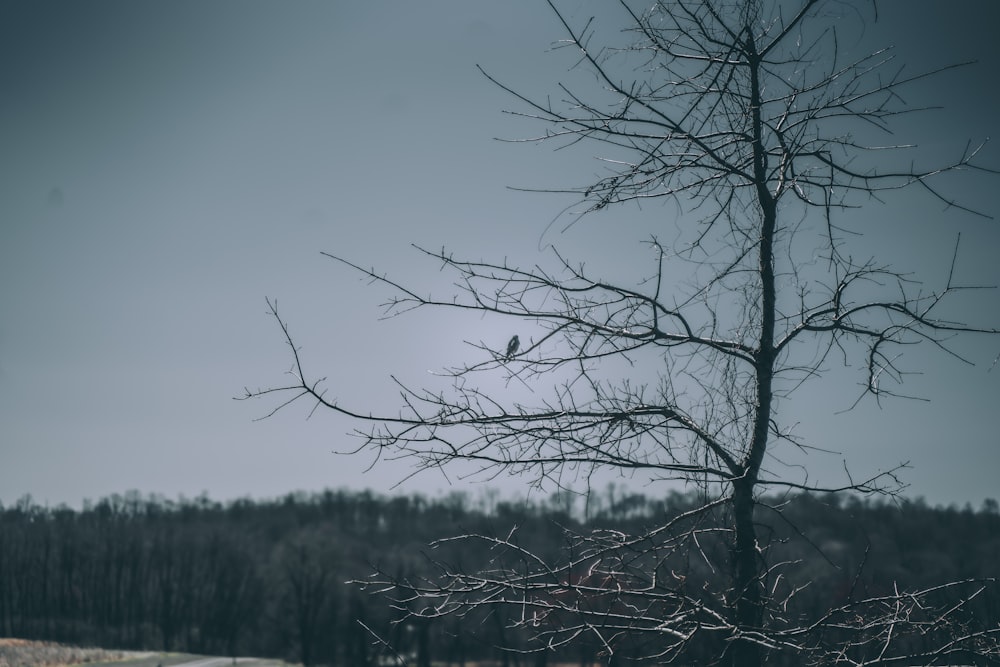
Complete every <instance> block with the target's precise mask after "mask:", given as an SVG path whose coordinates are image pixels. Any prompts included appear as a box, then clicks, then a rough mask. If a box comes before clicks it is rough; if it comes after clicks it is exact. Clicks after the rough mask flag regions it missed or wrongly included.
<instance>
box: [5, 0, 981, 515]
mask: <svg viewBox="0 0 1000 667" xmlns="http://www.w3.org/2000/svg"><path fill="white" fill-rule="evenodd" d="M565 6H566V7H567V8H568V10H567V11H568V14H569V16H570V17H572V18H573V19H574V20H576V21H585V20H586V18H587V17H588V16H590V15H591V14H594V13H597V14H599V18H601V19H602V20H607V21H617V20H620V15H619V14H618V13H617V12H615V11H612V9H613V8H612V3H610V2H596V1H591V2H582V1H578V0H568V1H567V2H566V3H565ZM998 7H1000V4H998V3H995V2H992V1H990V0H978V1H976V0H964V1H953V2H948V3H943V2H939V1H937V0H906V1H905V2H904V1H903V0H895V1H894V2H887V3H885V4H884V5H883V6H882V9H881V12H880V22H879V24H878V25H874V26H871V27H870V29H869V30H868V31H867V34H866V36H865V39H876V38H877V39H878V40H879V41H884V42H886V43H887V44H892V45H895V46H896V47H897V49H898V50H897V55H898V57H899V58H900V59H901V60H902V61H905V62H908V63H912V65H913V68H914V70H918V69H922V68H929V67H933V66H935V65H941V64H947V63H950V62H955V61H962V60H969V59H976V60H979V61H980V63H979V64H978V65H975V66H973V67H969V68H966V69H964V70H961V71H958V72H956V73H954V74H953V75H952V76H950V78H948V79H941V80H940V81H939V82H938V83H936V84H935V85H934V87H925V88H921V89H918V90H915V91H914V96H915V98H917V99H916V101H917V102H924V103H926V102H931V103H935V104H943V105H944V106H945V109H944V110H942V111H935V112H933V113H931V114H930V115H928V116H926V117H924V120H922V121H921V122H920V123H911V124H908V125H907V128H906V129H907V130H908V131H912V132H914V133H916V134H917V135H918V136H907V137H903V138H902V139H903V140H904V141H907V142H909V141H917V142H918V143H921V144H922V145H924V146H928V147H931V148H932V149H933V150H935V151H940V155H941V156H942V159H953V158H954V157H956V156H957V155H958V154H959V153H960V152H961V150H962V147H963V146H964V143H965V141H966V140H972V141H974V142H977V141H982V140H983V139H985V138H986V137H988V136H989V135H991V134H992V133H995V132H996V130H997V125H998V123H1000V102H998V91H997V89H998V86H997V85H996V84H997V76H998V75H997V72H1000V42H998V40H996V38H995V34H994V31H995V28H996V26H997V25H998V20H1000V10H998ZM562 37H563V35H562V33H561V32H560V26H559V24H558V23H557V21H556V20H555V19H554V17H553V16H551V15H550V13H549V12H548V11H547V9H546V8H545V7H544V3H541V2H536V1H535V0H523V1H515V2H471V1H469V0H422V1H421V2H412V1H403V0H398V1H389V0H386V1H378V2H376V1H373V0H363V1H362V0H358V1H356V2H347V1H343V2H341V1H328V2H259V1H254V0H240V1H239V2H236V1H226V2H223V1H216V2H205V1H202V0H197V1H188V0H170V1H163V2H136V1H124V0H122V1H118V2H105V1H99V0H90V1H88V2H79V1H78V0H55V1H52V0H27V1H24V2H21V1H12V0H4V1H3V2H0V502H3V503H4V504H5V505H8V504H10V503H12V502H14V501H15V500H17V499H18V498H19V497H21V496H23V495H24V494H29V493H30V494H32V496H33V497H34V499H35V500H36V501H38V502H44V503H49V504H51V505H55V504H59V503H69V504H71V505H75V506H78V505H79V504H80V503H81V502H82V501H83V499H86V498H90V499H97V498H100V497H102V496H105V495H108V494H111V493H116V492H118V493H120V492H123V491H126V490H129V489H138V490H140V491H142V492H144V493H145V492H152V493H162V494H165V495H167V496H168V497H176V496H177V495H179V494H184V495H186V496H188V497H191V496H195V495H197V494H200V493H201V492H207V493H208V494H209V496H211V497H212V498H215V499H220V500H225V499H231V498H235V497H239V496H245V495H253V496H267V497H272V496H275V495H278V494H282V493H285V492H288V491H294V490H300V489H301V490H320V489H323V488H326V487H349V488H356V489H357V488H366V487H367V488H373V489H375V490H378V491H388V490H389V489H390V488H391V487H392V486H393V485H394V484H395V483H396V482H398V481H400V480H401V479H403V478H404V477H406V474H407V468H406V467H405V466H400V465H394V464H391V463H390V464H386V465H380V466H378V467H376V468H375V469H374V470H372V471H370V472H365V468H366V467H367V465H368V463H369V462H370V460H369V458H367V457H365V456H359V457H343V456H336V455H334V454H332V453H331V452H332V451H333V450H335V449H343V448H345V447H347V446H349V445H350V440H349V439H348V438H347V437H346V435H345V434H346V433H347V432H348V431H350V430H351V428H352V425H351V424H350V423H347V422H345V421H343V420H340V419H337V418H334V417H333V416H332V415H324V414H316V415H314V416H313V417H312V418H311V419H308V420H307V419H306V416H307V414H306V411H305V410H302V409H291V410H288V411H286V412H282V413H279V414H278V415H277V416H275V417H273V418H271V419H267V420H264V421H255V419H256V418H257V417H260V416H261V415H262V414H264V413H265V412H266V411H267V409H268V407H269V406H268V405H266V404H263V403H254V402H238V401H234V400H232V397H234V396H237V395H239V394H240V393H241V391H242V389H243V387H244V386H245V385H248V386H251V387H256V386H266V385H269V384H274V383H280V382H281V380H282V372H283V371H284V370H286V369H287V368H288V366H289V359H288V357H287V350H286V349H285V347H284V346H283V342H282V339H281V335H280V331H279V330H278V329H277V327H276V326H275V324H274V322H273V321H272V320H270V319H269V318H268V316H267V315H266V309H265V302H264V299H265V297H274V298H277V299H278V302H279V304H280V308H281V310H282V312H283V315H284V316H285V317H286V318H287V320H288V322H289V323H290V325H291V327H292V330H293V333H295V334H296V336H297V337H298V338H299V341H300V343H301V344H302V345H303V350H304V353H305V354H306V356H307V358H308V359H309V360H310V363H312V364H313V367H314V368H315V369H316V372H317V374H321V375H327V376H329V377H330V385H331V387H332V389H331V391H334V392H335V393H336V394H337V395H338V396H340V397H341V398H347V399H350V400H353V401H355V402H356V403H357V404H358V405H360V406H370V407H372V408H374V409H378V408H385V409H387V410H393V409H395V407H396V401H395V400H394V399H395V398H396V392H395V391H394V390H393V388H392V385H391V382H390V380H389V375H390V374H394V375H397V376H399V377H401V378H404V379H411V380H414V381H415V382H416V383H417V384H419V383H420V382H422V379H423V378H424V377H427V375H426V374H427V372H428V371H429V370H432V369H435V368H439V367H441V366H445V365H451V364H455V363H456V362H460V361H461V360H462V359H463V355H467V354H468V353H469V352H468V350H467V349H466V348H463V347H462V345H461V341H462V340H464V339H471V340H480V339H482V340H486V341H495V342H496V344H497V346H498V347H501V346H502V345H504V344H505V341H506V340H507V338H508V337H509V336H510V334H511V333H513V332H512V331H508V330H504V331H490V330H489V329H487V328H486V324H484V323H482V322H479V321H472V322H469V321H463V320H460V319H457V318H451V317H443V318H442V317H439V318H426V317H424V318H422V317H416V318H412V319H408V320H395V321H389V322H379V321H378V316H379V313H380V311H379V309H378V304H379V303H380V301H381V300H382V299H383V298H384V297H385V296H386V295H385V293H384V292H381V291H379V290H378V289H375V288H371V287H368V286H366V284H365V283H363V282H361V281H359V280H357V278H356V276H352V275H351V274H350V273H349V272H347V271H345V270H344V269H343V268H342V267H338V266H336V265H334V264H333V263H331V262H330V260H328V259H325V258H323V257H322V256H321V255H320V251H321V250H325V251H329V252H333V253H336V254H338V255H341V256H344V257H348V258H351V259H353V260H355V261H357V262H359V263H361V264H365V265H376V266H377V267H379V268H380V269H383V270H385V271H389V272H391V273H393V274H394V275H399V276H409V277H411V278H412V282H414V283H415V284H421V281H424V280H426V281H427V282H426V284H428V285H433V284H439V283H435V281H439V280H440V278H439V277H438V276H437V274H436V267H435V266H428V265H427V264H426V263H421V262H419V261H417V257H416V256H415V254H414V253H413V252H412V250H410V248H409V244H410V243H419V244H422V245H425V246H427V247H430V248H440V247H442V246H446V247H448V248H449V249H451V250H454V251H455V252H456V253H457V254H464V255H467V256H470V257H472V258H476V259H479V258H487V259H489V258H502V257H504V256H507V257H510V258H511V260H512V261H513V262H514V263H521V264H531V263H534V262H535V261H538V258H539V257H541V256H543V255H544V252H545V248H546V247H547V246H549V245H556V246H558V247H559V248H560V249H561V250H562V251H563V252H564V253H566V254H568V255H570V256H572V257H575V258H578V259H583V260H587V261H591V262H596V263H597V265H598V266H599V267H603V270H607V271H610V272H614V271H615V270H616V267H618V268H621V269H623V270H624V269H626V268H629V267H630V266H631V265H632V264H633V263H634V262H635V261H636V254H635V249H637V248H640V246H639V245H638V244H639V242H640V241H641V240H643V239H644V238H647V237H648V234H649V233H650V230H651V229H655V225H656V224H657V221H658V218H657V216H658V215H662V213H661V212H658V211H657V209H656V208H655V207H651V208H648V209H646V210H644V211H642V212H636V211H632V210H629V211H623V212H620V213H619V214H617V215H619V217H618V218H615V219H614V225H611V224H609V219H608V218H600V217H596V218H594V219H588V220H585V221H584V222H583V223H581V224H579V225H576V226H574V227H572V228H571V229H570V230H569V231H567V232H565V233H562V232H560V231H559V230H560V229H561V228H562V224H561V222H557V224H555V225H551V226H550V225H549V223H550V222H552V221H553V219H555V218H556V217H557V216H558V214H559V212H560V211H561V210H562V209H563V208H565V207H566V206H567V205H568V204H570V203H571V202H570V201H569V200H565V199H560V198H559V197H556V196H546V195H538V194H526V193H521V192H516V191H513V190H511V189H509V188H508V186H560V185H568V184H578V183H580V182H583V180H584V179H586V178H587V177H588V176H592V175H593V174H594V173H597V170H598V167H596V166H595V164H594V163H593V161H592V160H591V159H590V158H591V157H593V149H592V148H590V147H583V148H581V149H580V150H578V151H577V152H576V153H572V151H563V152H560V153H557V154H554V153H553V152H552V151H551V150H550V147H548V146H546V145H542V146H534V145H512V144H508V143H501V142H497V141H495V140H494V138H495V137H498V136H499V137H521V136H528V135H531V134H533V133H535V132H536V131H538V130H539V129H540V128H538V127H537V126H531V125H530V124H525V123H523V122H518V121H517V120H516V119H514V118H511V117H510V116H509V115H504V114H503V113H502V110H503V109H505V108H510V107H511V106H513V102H512V100H510V99H509V97H508V96H507V95H505V94H504V93H503V92H502V91H500V90H498V89H497V88H496V87H494V86H493V85H492V84H490V83H489V82H488V81H487V80H486V79H485V78H484V77H483V76H482V75H481V74H480V73H479V72H478V71H477V69H476V67H475V66H476V64H480V65H482V66H483V67H485V68H486V69H487V70H488V71H490V72H491V73H492V74H495V75H496V76H498V77H499V78H501V79H503V80H504V81H506V82H509V83H511V84H512V85H514V86H515V87H518V88H522V89H524V90H528V91H531V92H542V93H544V92H545V91H555V90H556V84H557V83H558V82H559V81H560V80H563V79H564V78H565V77H567V76H570V75H567V73H566V68H567V66H568V65H569V64H570V63H571V59H569V58H568V57H567V55H566V54H565V53H564V52H556V53H552V52H550V51H549V47H550V45H551V44H552V42H553V41H555V40H557V39H560V38H562ZM983 162H984V163H986V164H989V165H992V166H994V167H997V166H1000V142H998V143H994V144H990V145H989V146H988V147H987V148H986V149H985V150H984V153H983ZM576 176H579V178H577V177H576ZM955 188H956V189H955V191H956V193H957V194H958V195H960V196H962V197H964V198H965V200H967V201H970V203H971V204H973V205H975V206H977V207H979V208H980V209H982V210H984V211H985V212H987V213H989V214H990V215H992V216H994V217H997V216H1000V194H998V193H1000V180H997V179H994V180H992V181H991V180H988V179H983V178H979V177H976V176H975V175H970V177H969V180H967V181H964V182H962V183H958V184H957V185H956V186H955ZM893 204H894V206H895V207H894V208H892V207H886V208H880V207H878V206H875V207H874V208H873V209H871V210H866V211H864V212H862V213H859V216H860V217H859V221H860V225H859V228H862V229H864V230H866V231H867V232H868V233H869V236H868V237H867V238H868V239H870V243H871V246H872V247H873V248H886V249H888V250H889V251H890V252H891V254H892V259H893V261H898V262H899V265H900V268H901V269H904V270H911V271H915V272H918V273H922V274H924V275H925V277H927V278H928V280H929V281H932V284H933V280H935V279H937V280H940V279H941V278H942V276H943V275H944V274H945V273H946V272H947V264H948V257H947V255H948V254H949V253H950V248H951V247H952V246H953V244H954V242H955V238H956V234H957V233H958V232H961V234H962V256H961V259H962V260H963V264H962V273H961V274H960V275H961V277H962V279H963V280H964V281H966V282H980V283H981V282H988V283H991V284H996V283H1000V268H998V267H1000V263H998V262H997V259H996V256H997V251H998V250H1000V232H998V225H1000V223H998V222H997V221H995V220H992V221H987V220H983V219H978V218H974V217H972V216H968V215H959V214H954V213H952V212H942V211H941V210H940V206H935V205H933V204H930V203H929V202H927V201H926V200H920V199H913V200H910V199H904V200H902V201H898V200H894V201H893ZM561 220H565V219H561ZM866 242H869V241H866ZM980 298H981V300H980V301H978V302H976V303H975V304H973V303H971V302H970V304H969V306H968V310H967V312H965V313H962V314H963V315H964V316H966V317H967V318H968V319H970V320H973V321H976V322H980V323H991V324H993V325H994V326H995V325H996V324H997V322H998V320H1000V300H998V298H997V295H996V294H991V293H983V294H981V295H980ZM963 350H965V351H966V352H967V355H968V356H969V358H970V359H972V360H973V361H975V362H976V363H977V364H978V366H976V367H968V366H964V365H962V364H956V363H946V362H947V360H946V359H945V358H944V356H943V355H940V354H935V353H934V352H933V351H932V350H929V349H927V350H924V349H921V350H917V351H914V352H913V353H911V354H916V355H918V356H916V357H913V358H912V360H911V366H914V367H918V368H923V369H924V370H926V373H925V374H924V375H921V376H917V377H914V378H913V380H912V385H911V388H912V390H913V391H914V392H915V393H918V394H920V395H922V396H925V397H927V398H929V399H931V401H930V402H903V403H890V404H887V405H885V406H884V407H883V409H882V410H881V411H878V410H877V409H874V408H873V407H871V406H865V407H862V408H859V409H857V410H855V411H853V412H850V413H848V414H846V415H845V414H836V413H838V412H839V411H841V410H843V409H844V408H846V407H848V406H849V405H850V404H851V402H852V401H853V398H854V394H853V393H850V395H848V394H846V393H843V392H842V391H841V389H843V388H844V387H846V388H847V390H848V392H851V391H854V389H856V387H854V386H853V385H851V384H850V383H849V382H848V383H847V384H838V385H836V388H835V389H832V390H828V389H825V388H824V387H823V386H822V383H815V384H813V385H810V387H809V388H808V389H807V390H806V391H805V392H804V393H803V395H802V398H801V399H800V400H799V401H798V402H797V403H796V410H798V411H799V412H800V414H797V415H796V416H795V419H794V420H797V421H799V422H800V423H801V426H800V431H801V433H802V434H803V435H805V436H808V437H810V438H812V439H813V441H814V442H815V443H816V444H817V445H819V446H822V447H826V448H828V449H831V450H835V451H837V452H840V453H842V455H841V454H837V455H829V456H825V457H816V458H813V459H811V465H814V466H817V467H818V468H819V471H818V473H817V474H818V475H819V476H822V471H823V469H824V468H825V467H828V468H830V469H831V470H840V468H841V460H842V459H843V458H847V459H849V460H851V461H852V462H853V466H854V468H855V469H857V470H859V471H861V472H865V471H874V470H879V469H884V468H887V467H891V466H892V465H894V464H895V463H897V462H900V461H910V462H911V465H912V466H913V468H912V470H909V471H907V472H906V473H905V480H906V481H907V482H909V483H910V484H911V486H910V488H909V489H908V493H909V494H910V495H912V496H925V497H926V498H927V499H928V500H929V501H931V502H934V503H952V502H956V503H964V502H967V501H969V502H972V503H973V505H975V506H978V505H979V504H980V503H981V501H982V500H983V499H984V498H986V497H997V496H1000V485H998V481H997V473H998V471H1000V453H998V452H1000V368H996V369H994V370H993V371H992V372H990V371H989V368H990V364H991V362H992V361H993V359H994V357H996V355H997V354H998V353H1000V341H997V340H992V341H983V340H978V341H976V340H971V341H969V342H968V343H963ZM920 355H924V356H920ZM854 380H857V378H853V379H852V380H851V381H854ZM451 483H452V484H454V485H455V486H449V482H448V481H447V480H445V479H443V478H442V477H440V476H422V477H418V478H416V479H414V480H411V481H408V482H406V483H405V484H402V485H401V486H400V487H399V489H400V490H402V491H420V492H427V493H434V492H437V491H446V490H449V489H455V488H459V489H466V488H468V487H466V486H464V485H463V484H462V483H461V482H459V481H458V480H454V479H453V480H451ZM520 483H521V482H520V480H513V481H508V482H506V483H504V485H503V486H502V488H503V490H504V491H505V492H506V493H517V492H518V491H519V490H521V489H520V487H519V484H520ZM639 490H643V491H646V492H647V493H657V492H658V491H657V489H655V488H652V487H651V488H640V489H639Z"/></svg>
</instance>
